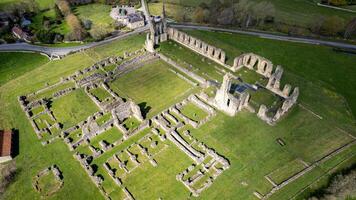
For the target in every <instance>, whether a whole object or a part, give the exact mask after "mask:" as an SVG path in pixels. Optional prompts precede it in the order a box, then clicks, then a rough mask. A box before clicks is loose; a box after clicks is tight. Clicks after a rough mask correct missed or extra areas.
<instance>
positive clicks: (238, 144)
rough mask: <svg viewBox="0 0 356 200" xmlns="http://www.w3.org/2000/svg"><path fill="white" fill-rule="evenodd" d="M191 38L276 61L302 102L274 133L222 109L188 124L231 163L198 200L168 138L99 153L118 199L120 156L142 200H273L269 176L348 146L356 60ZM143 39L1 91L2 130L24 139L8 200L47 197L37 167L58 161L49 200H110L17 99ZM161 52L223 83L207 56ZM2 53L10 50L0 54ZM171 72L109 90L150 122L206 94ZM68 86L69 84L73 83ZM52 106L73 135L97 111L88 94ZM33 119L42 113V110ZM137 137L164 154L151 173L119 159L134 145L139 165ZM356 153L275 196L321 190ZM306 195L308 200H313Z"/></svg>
mask: <svg viewBox="0 0 356 200" xmlns="http://www.w3.org/2000/svg"><path fill="white" fill-rule="evenodd" d="M189 33H190V34H192V35H194V36H196V37H199V38H201V39H202V40H204V41H206V42H208V43H210V44H215V45H217V46H219V47H221V48H222V49H224V50H225V51H226V53H227V56H228V59H229V60H230V61H229V62H231V59H233V58H234V56H237V55H239V54H241V53H242V52H254V53H256V54H260V55H262V56H264V57H266V58H269V59H271V60H272V61H273V62H274V63H275V64H281V65H283V67H284V68H285V74H284V78H283V79H282V85H284V84H285V83H291V84H292V85H293V86H299V87H300V91H301V94H300V97H299V99H298V103H299V105H296V106H295V107H294V108H293V109H292V110H291V111H290V112H289V113H288V115H287V116H286V117H284V118H282V120H281V121H280V122H278V123H277V125H276V126H269V125H267V124H266V123H265V122H263V121H262V120H260V119H258V118H257V117H256V113H250V112H248V111H242V112H241V113H239V114H238V115H237V116H236V117H229V116H227V115H225V114H223V113H221V112H217V115H216V116H215V117H212V119H211V120H210V121H208V122H207V123H206V124H204V125H202V126H201V127H200V128H199V129H193V128H192V127H190V126H185V127H183V129H184V130H186V129H188V130H189V131H190V132H191V135H192V136H193V137H194V138H196V139H198V141H199V142H203V143H204V144H206V145H208V146H209V147H211V148H213V149H214V150H216V151H217V152H218V153H219V154H220V155H222V156H224V157H225V158H227V159H228V160H229V162H230V164H231V166H230V168H229V169H227V170H226V171H224V172H223V173H222V175H220V176H219V177H218V178H217V179H216V180H215V181H214V183H213V184H212V186H211V187H209V188H208V189H207V190H205V191H203V192H202V193H201V196H200V197H199V198H193V197H190V196H189V191H188V189H187V188H185V187H184V185H183V184H182V183H181V182H179V181H177V180H176V175H177V174H178V173H180V172H182V171H183V170H184V169H186V168H187V167H188V166H189V165H191V164H192V163H193V161H192V160H191V159H190V158H189V157H187V156H186V155H185V154H184V153H183V152H182V151H181V150H179V149H178V148H177V147H176V146H175V145H174V144H173V143H171V142H169V141H168V140H166V141H164V142H161V141H160V140H159V139H158V137H157V136H156V135H153V136H152V135H151V136H150V139H147V138H146V139H145V140H140V139H141V138H142V137H143V136H145V135H147V134H153V133H151V131H150V129H145V130H144V131H141V132H139V133H138V134H136V135H134V136H132V137H131V138H129V139H128V140H125V141H124V142H123V143H122V144H120V145H118V146H115V147H114V148H112V149H110V150H108V151H107V152H105V154H103V155H102V156H100V157H98V158H95V159H94V161H93V162H92V163H91V165H96V166H97V167H98V170H97V171H96V172H95V174H96V175H101V176H102V177H103V178H104V182H103V187H104V189H105V190H106V191H107V192H108V193H109V194H110V196H111V197H113V198H114V199H122V197H123V192H122V190H121V189H120V188H119V187H118V186H117V185H115V183H114V182H113V180H112V179H111V178H110V177H109V175H108V173H107V172H106V170H105V169H104V168H103V167H102V166H103V163H104V162H107V161H108V160H109V158H111V157H112V156H113V155H114V154H120V156H122V157H123V158H124V159H125V160H127V166H128V167H130V168H131V169H133V171H132V172H130V174H129V175H127V176H126V177H125V178H124V179H123V180H124V186H125V187H127V188H128V190H129V191H130V192H132V194H133V195H134V197H135V198H136V199H158V198H160V197H161V198H163V199H247V200H248V199H255V197H254V196H253V194H252V193H253V192H254V191H258V192H260V193H262V194H266V193H267V192H269V191H270V190H271V189H272V185H271V184H270V183H269V182H268V181H267V180H266V179H265V178H264V176H265V175H270V176H271V177H272V178H274V179H275V181H277V182H282V181H283V180H285V179H286V178H288V177H289V176H291V175H293V174H294V173H296V172H297V171H299V170H300V169H301V168H302V167H303V166H301V165H300V163H299V162H296V160H297V159H301V160H303V161H305V162H306V163H309V164H310V163H313V162H314V161H316V160H318V159H320V158H321V157H323V156H325V155H326V154H328V153H330V152H331V151H333V150H335V149H337V148H339V147H340V146H342V145H344V144H346V143H348V142H350V141H351V140H352V137H351V135H352V136H355V135H356V132H355V130H356V126H355V119H354V115H353V114H352V113H355V111H356V110H355V109H356V104H355V103H353V102H355V101H354V100H355V99H356V96H355V92H354V91H352V90H351V89H350V88H354V87H355V85H356V84H355V80H353V74H355V70H356V69H355V66H354V64H353V63H355V61H356V60H355V59H356V58H355V57H354V56H353V55H348V54H343V53H339V52H335V51H332V49H331V48H328V47H321V46H311V45H306V44H296V43H287V42H279V41H271V40H267V39H261V38H254V37H249V36H241V35H232V34H225V33H213V32H203V31H189ZM143 41H144V36H143V35H138V36H132V37H129V38H126V39H124V40H121V41H115V42H112V43H110V44H107V45H103V46H100V47H96V48H94V49H89V50H86V51H83V52H79V53H75V54H72V55H68V56H67V57H65V58H63V59H61V60H58V61H50V62H49V63H47V64H43V63H38V64H35V66H31V67H33V68H29V69H28V71H26V72H25V73H22V72H19V71H14V72H13V76H12V77H11V79H12V80H11V81H6V82H4V84H2V85H0V94H1V95H0V105H1V109H0V128H1V129H10V128H15V129H17V130H18V131H19V135H20V136H19V137H20V140H19V146H20V152H19V155H18V156H16V158H15V161H16V165H17V168H18V174H17V176H16V179H15V181H14V183H13V184H11V185H10V186H9V188H8V189H7V190H6V192H5V194H4V196H3V198H4V199H23V198H24V197H25V199H40V198H41V197H40V194H39V193H37V192H36V191H35V190H34V189H33V187H32V185H31V183H32V180H33V177H34V176H35V175H36V174H37V173H38V172H39V171H40V170H42V169H44V168H45V167H48V166H51V165H53V164H56V165H57V166H58V167H59V169H60V170H61V171H62V172H63V176H64V180H65V182H64V186H63V188H62V189H61V190H60V191H58V192H57V193H56V194H54V196H53V198H52V199H103V196H102V195H101V194H100V192H99V190H98V189H97V188H96V187H95V185H94V184H93V183H92V182H91V180H90V179H89V177H88V175H87V174H86V173H85V171H84V170H83V169H82V167H81V166H80V164H79V162H77V161H76V160H75V159H74V158H73V152H70V151H69V149H68V147H67V146H66V145H65V144H64V142H63V141H62V139H58V140H56V141H54V142H53V143H51V144H49V145H46V146H42V145H41V144H40V141H39V140H38V139H37V137H36V135H35V133H34V131H33V129H32V127H31V125H30V123H29V121H28V119H27V118H26V116H25V114H24V112H23V111H22V110H21V108H20V106H19V103H18V101H17V97H18V96H19V95H24V94H29V93H32V92H34V91H37V90H39V89H41V88H43V87H44V86H45V85H46V84H54V83H56V82H58V81H59V80H60V77H67V76H69V75H71V74H73V73H75V72H76V71H77V70H80V69H83V68H86V67H88V66H91V65H93V64H94V63H95V62H97V61H99V60H100V59H102V58H105V57H108V56H111V55H115V56H118V55H120V56H122V55H123V53H124V52H125V51H128V52H132V51H135V50H137V49H140V48H142V44H143ZM165 45H166V46H165ZM165 48H166V49H165ZM160 50H161V52H160V53H163V54H168V56H171V57H173V56H174V57H173V58H175V59H177V60H178V59H179V63H180V64H182V65H184V62H185V63H186V64H185V65H184V67H187V68H189V67H190V66H189V64H191V65H192V66H191V68H192V70H194V69H199V70H196V72H197V73H201V74H203V72H204V73H206V74H207V75H209V74H208V73H211V74H214V73H216V77H217V78H216V79H219V78H220V77H221V74H219V73H218V72H217V70H218V69H216V68H215V67H214V66H215V63H214V64H213V62H212V61H211V64H209V63H210V61H208V60H207V59H205V60H202V57H201V56H198V55H197V54H195V53H193V52H191V51H189V50H187V49H184V48H182V47H180V46H179V45H174V43H173V42H171V43H170V42H167V43H163V44H162V45H161V47H160ZM1 55H3V53H0V56H1ZM4 55H6V54H4ZM8 55H11V54H8ZM14 55H15V54H14ZM8 62H10V61H8ZM11 63H15V66H21V65H23V64H24V63H26V60H19V59H18V58H17V57H16V56H12V57H11ZM187 63H189V64H187ZM216 67H217V68H222V67H219V66H216ZM170 69H173V68H171V67H170V66H169V65H168V64H166V63H165V62H163V61H152V62H148V63H145V65H143V66H142V67H140V68H138V69H136V70H134V71H131V72H129V73H127V74H125V75H122V76H121V77H119V78H118V79H116V80H115V81H114V82H112V83H110V84H109V85H110V87H111V88H112V89H113V90H114V91H115V92H116V93H118V94H119V95H120V96H122V97H124V98H131V99H132V100H133V101H135V102H136V103H137V104H139V105H140V107H141V109H142V111H143V112H144V113H147V118H150V117H152V116H154V115H156V114H158V113H159V112H161V111H163V110H165V109H167V108H168V107H170V106H171V105H173V104H175V103H177V102H180V101H181V100H183V99H184V98H186V97H187V96H188V95H189V94H191V93H193V92H199V88H197V87H193V86H192V85H190V84H189V83H187V82H186V81H184V80H183V79H181V78H179V77H178V76H177V75H175V74H174V73H173V72H171V71H170ZM1 73H3V72H1ZM6 73H8V72H6ZM6 73H5V75H6ZM1 75H2V74H1ZM209 76H210V75H209ZM34 77H35V78H34ZM257 78H258V77H257ZM246 79H248V80H251V81H254V80H256V77H254V76H252V75H248V76H247V75H246ZM65 86H66V87H68V85H65ZM61 87H63V86H61ZM58 89H59V88H55V89H54V90H50V91H47V92H44V93H42V94H39V95H38V96H49V95H51V94H52V93H53V92H54V91H56V90H58ZM208 90H209V89H208ZM96 92H97V91H96ZM264 92H267V91H264ZM97 94H98V96H101V98H104V96H105V95H104V94H102V91H99V92H97ZM341 95H343V96H341ZM344 97H345V98H344ZM36 98H38V97H36ZM252 98H255V101H256V104H259V103H266V102H273V101H274V96H273V95H272V96H266V94H264V93H263V92H261V93H258V94H255V95H252ZM345 99H346V101H345ZM252 100H253V99H252ZM51 105H52V107H51V110H53V112H54V115H55V116H56V117H57V118H58V119H59V121H60V122H62V123H63V124H64V126H65V127H66V128H68V127H69V126H72V125H74V124H76V123H78V122H79V121H81V120H84V119H86V118H87V117H88V116H89V115H91V114H92V113H94V112H95V111H97V110H98V108H97V107H96V105H95V104H93V103H92V101H91V100H90V98H89V97H87V96H86V94H85V93H84V91H83V90H82V89H77V90H75V91H73V92H72V93H69V94H67V95H64V96H62V97H60V98H58V99H55V100H53V102H52V104H51ZM349 105H350V106H349ZM352 111H353V112H352ZM35 112H40V109H38V110H35ZM182 112H183V113H184V114H185V115H187V116H189V117H190V118H192V119H194V120H200V119H202V118H204V117H205V116H206V113H205V112H204V111H202V110H201V109H199V108H198V107H196V106H195V105H193V104H188V105H186V106H185V107H183V108H182ZM110 116H111V115H110V114H108V115H105V116H104V117H102V118H99V119H97V121H98V122H100V123H103V122H104V121H106V120H108V119H109V118H110ZM318 116H321V118H320V117H318ZM43 117H44V118H43V119H47V118H46V117H45V116H43ZM126 123H127V124H126V126H127V127H128V128H131V129H132V128H134V127H136V126H137V125H138V122H137V121H135V120H131V119H129V120H127V121H126ZM42 125H43V124H42ZM183 129H182V130H183ZM182 130H180V132H182ZM80 134H81V130H77V131H76V132H75V133H72V135H70V136H69V137H71V138H72V139H75V140H76V139H78V135H79V136H80ZM121 137H122V135H121V133H120V132H119V131H118V130H117V129H116V128H111V129H110V130H108V131H107V132H105V133H103V134H102V135H100V136H97V137H94V138H93V140H92V145H94V146H98V143H99V141H101V140H106V141H107V142H109V143H112V142H114V141H115V140H117V139H120V138H121ZM277 139H282V140H283V141H284V143H285V145H284V146H281V145H280V144H279V143H278V142H277ZM139 140H140V144H142V145H143V146H145V148H148V151H150V152H155V153H157V152H159V154H157V155H155V156H154V159H155V160H156V161H157V163H158V166H157V167H153V166H152V165H151V164H150V163H149V162H147V159H146V161H144V162H143V164H142V165H140V166H138V167H137V168H134V166H133V163H132V161H130V159H129V158H128V156H127V154H126V155H125V154H124V153H123V152H122V150H124V149H125V148H127V147H129V146H130V151H133V152H134V153H135V154H138V155H139V159H142V160H144V158H142V156H141V154H140V150H139V149H137V148H136V149H134V148H133V147H132V146H131V145H133V144H134V145H137V143H138V141H139ZM151 140H154V141H156V140H159V142H158V144H159V145H163V146H164V148H161V147H162V146H161V147H160V148H161V149H158V150H157V149H153V147H151V146H150V144H152V141H151ZM195 145H198V143H196V144H195ZM80 148H81V147H80ZM131 148H132V149H131ZM355 148H356V147H355V146H353V147H352V148H350V149H348V150H346V151H345V152H343V153H341V154H340V155H338V156H336V157H334V158H332V159H330V160H329V161H327V162H325V163H323V164H322V165H320V166H318V167H316V168H315V169H314V170H312V171H310V172H309V173H307V174H306V175H305V176H303V177H301V178H299V179H297V180H296V181H295V182H292V183H291V184H289V185H287V186H286V187H285V188H283V189H282V190H280V191H279V192H277V193H276V194H275V195H273V196H272V198H271V199H276V200H277V199H278V200H279V199H289V198H291V197H293V196H295V195H296V194H297V193H298V192H299V191H302V190H303V189H304V188H306V186H308V185H309V184H311V185H313V186H314V185H319V183H318V182H316V180H317V179H318V178H320V177H321V178H322V180H324V181H325V179H324V178H326V177H328V173H329V171H330V170H334V169H333V168H334V167H338V166H339V165H340V167H347V166H348V165H351V164H352V163H354V161H355V155H354V152H355ZM78 151H80V152H82V153H86V154H90V150H89V149H88V148H84V147H83V148H82V149H78ZM345 160H346V161H347V160H351V161H352V162H351V161H347V162H346V161H345ZM344 161H345V162H344ZM346 163H347V164H348V165H346ZM325 175H326V176H325ZM314 187H315V186H314ZM314 187H313V188H314ZM307 192H308V191H306V192H305V193H303V195H307Z"/></svg>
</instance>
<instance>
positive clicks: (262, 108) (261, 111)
mask: <svg viewBox="0 0 356 200" xmlns="http://www.w3.org/2000/svg"><path fill="white" fill-rule="evenodd" d="M266 112H267V107H266V106H265V105H264V104H262V105H260V108H259V110H258V113H257V116H258V117H259V118H261V119H264V118H266Z"/></svg>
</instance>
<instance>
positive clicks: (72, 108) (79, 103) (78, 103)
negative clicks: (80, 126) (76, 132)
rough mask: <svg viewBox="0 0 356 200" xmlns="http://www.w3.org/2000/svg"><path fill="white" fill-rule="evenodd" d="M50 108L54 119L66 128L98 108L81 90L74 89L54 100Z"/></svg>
mask: <svg viewBox="0 0 356 200" xmlns="http://www.w3.org/2000/svg"><path fill="white" fill-rule="evenodd" d="M51 110H52V111H53V113H54V116H55V117H56V119H57V120H58V121H59V122H61V123H62V124H63V128H64V129H67V128H69V127H72V126H73V125H75V124H77V123H79V122H81V121H83V120H85V119H86V118H87V117H89V116H90V115H92V114H94V113H95V112H96V111H98V110H99V109H98V108H97V106H96V105H95V104H94V102H92V101H91V99H90V98H89V97H88V96H87V95H86V94H85V92H84V91H83V90H75V91H74V92H71V93H69V94H68V95H66V96H63V97H61V98H59V99H56V100H54V102H53V103H52V107H51Z"/></svg>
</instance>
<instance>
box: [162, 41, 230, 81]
mask: <svg viewBox="0 0 356 200" xmlns="http://www.w3.org/2000/svg"><path fill="white" fill-rule="evenodd" d="M160 52H161V53H163V54H164V55H166V56H168V57H169V58H171V59H172V60H174V61H175V62H177V63H178V64H179V65H180V66H182V67H184V68H186V69H188V70H190V71H193V72H194V73H196V74H198V75H200V76H202V77H204V78H205V79H207V80H218V81H222V77H223V74H221V73H220V72H218V70H217V69H215V67H218V68H222V67H221V66H220V65H218V64H216V63H215V62H214V61H211V60H208V59H207V58H205V57H203V56H201V55H199V54H197V53H195V52H193V51H191V50H190V49H188V48H186V47H184V46H182V45H180V44H178V43H176V42H174V41H168V42H164V43H161V44H160Z"/></svg>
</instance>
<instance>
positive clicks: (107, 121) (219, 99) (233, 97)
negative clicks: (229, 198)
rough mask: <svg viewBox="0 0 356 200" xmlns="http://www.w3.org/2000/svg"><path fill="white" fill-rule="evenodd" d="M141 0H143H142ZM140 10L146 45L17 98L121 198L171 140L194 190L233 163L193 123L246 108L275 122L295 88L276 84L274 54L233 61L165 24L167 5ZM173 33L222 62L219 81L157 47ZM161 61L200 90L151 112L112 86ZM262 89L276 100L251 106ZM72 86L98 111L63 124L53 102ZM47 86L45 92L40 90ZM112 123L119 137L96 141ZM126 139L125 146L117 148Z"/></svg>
mask: <svg viewBox="0 0 356 200" xmlns="http://www.w3.org/2000/svg"><path fill="white" fill-rule="evenodd" d="M143 5H145V6H147V5H146V4H145V3H144V1H143ZM145 15H146V18H147V19H148V25H149V32H148V33H147V35H146V41H145V44H144V48H142V49H139V50H136V51H134V52H125V53H124V55H122V56H112V57H108V58H105V59H103V60H101V61H99V62H97V63H95V64H93V65H92V66H90V67H87V68H84V69H82V70H78V71H76V72H75V73H74V74H71V75H69V76H67V77H62V78H61V80H60V81H59V82H57V83H55V84H52V85H49V84H46V87H45V88H43V89H41V90H39V91H37V92H33V93H30V94H27V95H23V96H20V97H18V101H19V103H20V105H21V108H22V110H23V111H24V112H25V113H26V115H27V117H28V120H29V121H30V123H31V125H32V127H33V129H34V131H35V133H36V134H37V137H38V139H39V140H40V141H41V143H42V145H50V144H51V143H52V142H54V141H57V140H62V141H63V142H64V143H65V144H66V145H67V146H68V149H69V150H70V151H71V152H73V157H74V158H75V159H76V160H77V161H78V162H79V163H80V164H81V166H82V167H83V169H84V170H85V171H86V173H87V174H88V176H89V177H90V179H91V180H92V182H93V183H94V184H95V185H96V186H97V187H98V189H99V190H100V191H101V193H102V194H103V196H104V197H105V198H107V199H111V198H112V197H111V196H110V192H109V191H107V189H105V187H104V184H103V182H104V181H108V178H107V177H109V180H110V181H113V182H114V183H115V187H118V188H120V190H122V192H123V193H124V194H125V198H126V199H135V194H134V193H133V192H132V191H130V188H129V187H128V186H127V185H126V179H127V177H129V176H131V175H132V174H133V172H134V171H135V170H136V169H138V168H139V167H141V166H143V164H144V163H149V164H150V166H152V167H157V166H158V165H160V162H159V161H158V159H157V156H158V155H160V154H161V153H162V152H164V151H165V150H166V149H167V148H169V146H170V144H171V145H173V146H174V147H176V148H178V149H179V150H180V151H181V152H183V153H184V155H186V157H188V158H189V159H190V161H192V164H191V165H189V166H187V167H186V168H185V169H182V171H181V172H180V173H179V174H177V175H176V180H177V181H179V182H180V183H181V184H183V185H184V186H185V187H186V189H187V190H189V192H190V193H191V195H193V196H195V197H198V196H199V195H200V194H201V193H202V192H203V191H204V190H206V189H207V188H209V187H210V186H211V185H212V184H213V183H214V181H215V180H216V179H217V178H218V177H219V176H220V175H221V174H222V173H224V171H226V170H228V169H229V168H230V165H231V163H230V162H229V159H228V158H226V157H224V155H221V154H219V153H218V152H217V151H216V150H214V149H213V147H210V146H208V145H207V144H205V143H203V142H202V141H199V140H198V139H197V138H195V137H194V136H193V135H192V134H191V132H190V130H191V129H199V128H200V127H201V126H203V125H204V124H206V123H207V122H209V121H210V120H211V119H213V118H214V117H215V116H216V115H217V112H220V111H221V112H223V113H224V114H226V115H229V116H231V117H234V116H236V115H238V114H239V112H241V111H243V110H246V111H248V112H252V113H256V115H257V117H259V118H260V119H262V120H263V121H265V122H266V123H268V124H270V125H274V124H276V123H277V122H278V121H279V120H280V119H281V118H282V117H283V116H285V115H286V114H287V113H288V111H289V110H290V109H291V108H292V106H293V105H295V104H296V103H297V99H298V96H299V89H298V87H295V88H293V89H292V86H291V85H289V84H287V85H285V86H284V87H281V78H282V75H283V69H282V67H280V66H277V67H274V66H273V64H272V62H271V61H269V60H267V59H265V58H263V57H261V56H258V55H255V54H253V53H246V54H243V55H240V56H237V57H236V58H235V59H234V60H233V65H232V66H230V65H229V64H227V59H228V58H227V56H226V53H225V52H224V51H223V50H222V49H220V48H217V47H214V46H212V45H209V44H207V43H205V42H204V41H202V40H200V39H197V38H194V37H192V36H190V35H188V34H186V33H184V32H182V31H180V30H177V29H175V28H172V27H168V25H167V22H166V18H165V8H164V7H163V14H162V16H161V17H160V18H155V17H151V16H150V14H149V13H145ZM171 41H174V42H176V43H178V44H180V45H182V46H184V47H186V48H188V49H190V50H192V51H193V52H195V53H197V54H199V55H201V56H203V57H204V58H207V59H209V60H211V61H213V62H214V63H216V64H217V65H219V66H222V69H220V71H221V72H224V74H222V77H223V79H222V82H219V81H216V80H209V79H207V78H206V77H202V76H201V75H199V74H197V73H195V71H193V70H190V69H189V68H186V67H183V66H181V65H180V64H179V63H177V62H176V61H174V60H173V59H171V58H168V57H167V56H165V55H163V54H161V53H160V52H159V51H156V47H157V46H159V45H160V44H161V43H162V42H171ZM158 61H163V62H164V63H165V64H166V65H167V66H169V67H170V69H169V71H170V72H172V73H173V74H174V75H175V76H177V77H178V78H180V79H182V80H184V81H185V82H187V83H189V85H190V86H191V87H194V88H200V89H201V90H200V92H198V93H194V94H190V95H187V96H188V97H186V98H184V99H183V100H181V101H179V102H178V101H177V102H178V103H177V102H176V103H174V104H173V105H171V106H170V107H168V108H165V109H163V111H162V110H161V111H160V112H158V114H157V113H155V115H154V116H153V117H149V118H148V117H147V116H146V113H145V112H144V111H143V107H142V105H139V103H140V102H136V101H135V99H134V98H130V97H127V96H126V95H125V94H123V93H121V92H118V90H115V88H114V87H113V86H112V83H113V82H114V81H116V80H119V79H120V78H121V77H123V76H125V75H126V74H128V73H130V72H132V71H134V70H138V69H139V68H141V67H143V66H144V65H147V64H148V63H154V62H158ZM243 69H247V70H249V71H252V72H253V73H256V74H258V76H261V78H260V79H261V80H263V81H264V82H263V81H262V82H261V83H259V82H258V83H257V82H255V83H250V82H248V81H245V80H244V78H243V77H240V75H239V74H240V73H242V72H241V71H242V70H243ZM262 83H264V84H262ZM56 88H60V89H56ZM209 88H210V89H212V90H213V94H208V93H207V92H204V91H203V90H204V89H209ZM281 88H282V89H281ZM98 90H100V91H102V92H103V93H105V94H107V95H106V96H105V97H101V95H100V93H99V94H98V93H96V92H95V91H98ZM260 90H264V91H266V92H267V93H270V94H271V95H272V96H273V97H277V99H278V102H279V104H277V105H265V104H258V106H259V107H258V108H256V107H254V106H252V105H251V104H252V103H251V101H253V99H254V95H253V93H254V92H256V91H260ZM77 91H83V92H84V94H85V96H87V97H88V98H89V99H90V101H91V102H93V103H94V104H95V106H96V107H97V108H98V111H97V112H95V113H94V114H92V115H90V116H87V117H86V119H85V120H82V121H78V122H77V123H76V124H75V125H71V126H69V127H68V126H66V124H63V121H60V120H58V117H57V116H56V114H54V112H53V110H52V104H53V102H56V101H58V100H60V99H65V98H67V97H68V96H69V95H71V94H73V93H75V92H77ZM44 93H47V94H50V95H47V96H46V97H44V96H45V95H43V96H41V95H42V94H44ZM157 95H159V94H157ZM187 106H194V107H196V108H197V109H199V111H201V112H203V113H205V114H206V116H204V117H202V118H201V119H198V118H197V119H194V115H193V117H192V116H188V115H187V114H185V113H184V112H183V110H184V109H185V108H186V107H187ZM195 114H196V113H195ZM112 130H118V132H119V133H121V134H122V137H120V138H119V139H116V140H114V141H108V140H105V139H99V141H97V140H98V139H97V138H101V137H104V135H105V134H107V133H108V131H112ZM141 133H144V136H142V137H140V138H139V139H135V140H134V139H133V138H135V137H136V136H138V135H140V134H141ZM127 143H129V145H127ZM123 144H125V145H126V146H124V147H123V148H121V147H122V145H123ZM82 149H88V150H87V151H84V150H82ZM118 149H120V150H118ZM104 155H105V156H104ZM99 158H105V159H104V163H101V164H100V166H98V165H97V164H93V163H94V162H93V161H94V160H98V159H99ZM101 167H102V168H103V169H104V170H103V171H104V173H105V174H104V175H103V174H100V173H101V172H100V173H99V172H98V168H101ZM53 169H55V168H53Z"/></svg>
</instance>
